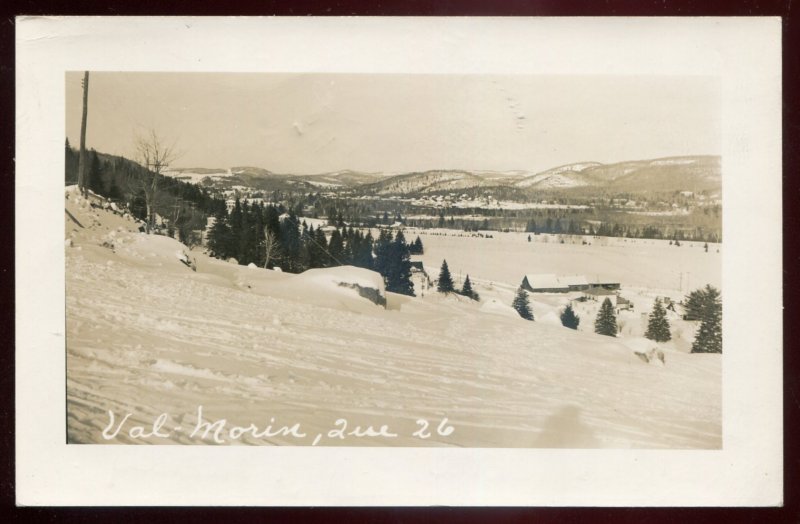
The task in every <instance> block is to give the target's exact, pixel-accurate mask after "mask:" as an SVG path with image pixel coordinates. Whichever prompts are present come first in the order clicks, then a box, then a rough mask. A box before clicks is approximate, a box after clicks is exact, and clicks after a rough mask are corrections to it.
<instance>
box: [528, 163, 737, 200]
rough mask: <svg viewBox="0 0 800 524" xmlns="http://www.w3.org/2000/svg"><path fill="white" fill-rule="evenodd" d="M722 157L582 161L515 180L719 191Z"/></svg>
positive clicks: (556, 185) (533, 184)
mask: <svg viewBox="0 0 800 524" xmlns="http://www.w3.org/2000/svg"><path fill="white" fill-rule="evenodd" d="M721 169H722V167H721V159H720V158H719V157H716V156H687V157H670V158H659V159H655V160H634V161H628V162H619V163H615V164H601V163H599V162H580V163H575V164H568V165H565V166H560V167H556V168H553V169H549V170H547V171H544V172H542V173H538V174H536V175H533V176H530V177H526V178H523V179H522V180H519V181H517V182H515V185H516V186H517V187H524V188H533V189H564V188H573V187H584V186H597V187H603V188H607V189H613V190H615V191H620V192H624V191H678V190H687V191H703V190H711V191H718V190H719V189H720V188H721V184H722V175H721Z"/></svg>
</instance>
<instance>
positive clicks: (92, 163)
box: [86, 149, 104, 195]
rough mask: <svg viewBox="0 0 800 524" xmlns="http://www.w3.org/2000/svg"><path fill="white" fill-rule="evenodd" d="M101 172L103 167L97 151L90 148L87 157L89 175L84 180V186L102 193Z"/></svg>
mask: <svg viewBox="0 0 800 524" xmlns="http://www.w3.org/2000/svg"><path fill="white" fill-rule="evenodd" d="M102 172H103V167H102V165H101V163H100V158H98V156H97V151H95V150H94V149H92V153H91V157H90V159H89V175H88V180H87V181H86V187H87V188H88V189H90V190H91V191H93V192H94V193H96V194H98V195H100V194H103V193H104V191H103V177H102Z"/></svg>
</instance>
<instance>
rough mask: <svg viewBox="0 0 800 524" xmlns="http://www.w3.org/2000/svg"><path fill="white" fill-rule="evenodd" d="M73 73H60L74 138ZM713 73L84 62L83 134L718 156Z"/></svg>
mask: <svg viewBox="0 0 800 524" xmlns="http://www.w3.org/2000/svg"><path fill="white" fill-rule="evenodd" d="M82 77H83V74H82V73H78V72H74V73H73V72H69V73H67V74H66V90H65V94H66V115H65V117H66V135H67V138H68V139H69V141H70V143H71V144H72V145H73V146H77V145H78V143H79V138H80V125H81V102H82V91H81V79H82ZM720 111H721V107H720V91H719V83H718V81H717V80H716V79H715V78H713V77H674V76H522V75H518V76H510V75H509V76H487V75H475V76H460V75H393V74H391V75H377V74H360V75H359V74H275V73H117V72H91V73H90V79H89V110H88V123H87V132H86V145H87V147H89V148H94V149H96V150H97V151H99V152H103V153H110V154H117V155H123V156H126V157H128V158H130V157H132V156H133V151H134V141H135V138H136V137H137V136H138V135H143V134H147V133H149V132H150V131H151V130H154V131H155V132H156V133H157V134H158V135H159V137H160V138H161V139H162V140H163V141H164V142H166V143H168V144H173V145H174V146H175V149H176V150H178V151H180V157H179V158H178V159H177V160H176V161H175V162H174V164H173V167H205V168H228V167H237V166H255V167H261V168H264V169H268V170H270V171H273V172H275V173H292V174H314V173H325V172H332V171H338V170H343V169H352V170H356V171H365V172H386V173H396V172H411V171H424V170H428V169H466V170H493V171H510V170H523V171H529V172H539V171H543V170H545V169H549V168H551V167H556V166H559V165H564V164H569V163H573V162H584V161H596V162H603V163H613V162H620V161H624V160H639V159H649V158H659V157H666V156H681V155H701V154H702V155H706V154H713V155H717V154H720V151H721V140H720V139H721V136H720V135H721V128H720Z"/></svg>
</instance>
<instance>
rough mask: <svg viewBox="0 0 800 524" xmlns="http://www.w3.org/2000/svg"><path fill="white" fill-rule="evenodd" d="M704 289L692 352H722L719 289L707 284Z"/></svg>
mask: <svg viewBox="0 0 800 524" xmlns="http://www.w3.org/2000/svg"><path fill="white" fill-rule="evenodd" d="M703 291H704V293H703V294H704V303H703V312H702V315H701V319H700V328H699V329H698V330H697V336H695V339H694V342H693V343H692V353H722V301H721V299H720V293H719V290H717V289H716V288H714V287H712V286H711V285H707V286H706V287H705V289H704V290H703Z"/></svg>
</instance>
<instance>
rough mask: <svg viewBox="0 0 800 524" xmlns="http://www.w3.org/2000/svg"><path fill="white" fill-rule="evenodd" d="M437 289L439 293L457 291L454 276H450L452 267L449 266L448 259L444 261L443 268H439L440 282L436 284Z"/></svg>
mask: <svg viewBox="0 0 800 524" xmlns="http://www.w3.org/2000/svg"><path fill="white" fill-rule="evenodd" d="M436 290H437V291H438V292H439V293H452V292H453V291H455V288H454V287H453V278H452V277H451V276H450V268H448V267H447V260H443V261H442V268H441V269H440V270H439V283H438V284H437V285H436Z"/></svg>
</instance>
